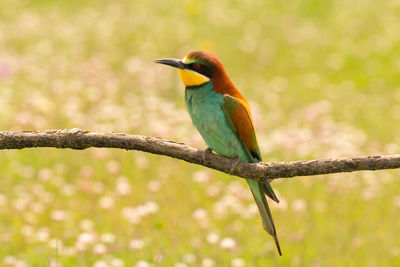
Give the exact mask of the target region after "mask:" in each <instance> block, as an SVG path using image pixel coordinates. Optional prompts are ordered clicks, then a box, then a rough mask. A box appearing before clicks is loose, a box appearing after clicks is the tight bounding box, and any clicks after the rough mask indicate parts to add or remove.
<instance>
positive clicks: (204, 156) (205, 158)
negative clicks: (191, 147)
mask: <svg viewBox="0 0 400 267" xmlns="http://www.w3.org/2000/svg"><path fill="white" fill-rule="evenodd" d="M211 153H212V149H211V148H209V147H207V149H206V150H204V153H203V164H204V165H206V164H207V155H208V154H211Z"/></svg>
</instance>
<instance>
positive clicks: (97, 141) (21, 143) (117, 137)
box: [0, 129, 400, 181]
mask: <svg viewBox="0 0 400 267" xmlns="http://www.w3.org/2000/svg"><path fill="white" fill-rule="evenodd" d="M30 147H55V148H71V149H86V148H90V147H103V148H105V147H107V148H120V149H126V150H140V151H144V152H149V153H153V154H159V155H165V156H169V157H173V158H176V159H181V160H184V161H187V162H190V163H194V164H198V165H203V166H206V167H209V168H212V169H215V170H218V171H221V172H225V173H229V167H228V166H230V163H232V162H233V161H234V160H232V159H228V158H225V157H222V156H219V155H217V154H214V153H208V154H207V157H206V162H203V155H204V151H203V150H199V149H196V148H193V147H190V146H187V145H185V144H182V143H177V142H173V141H168V140H164V139H160V138H155V137H148V136H140V135H129V134H123V133H110V132H88V131H85V130H81V129H71V130H48V131H32V132H25V131H24V132H0V149H23V148H30ZM395 168H400V155H389V156H367V157H352V158H341V159H321V160H302V161H291V162H260V163H241V162H240V163H239V164H237V166H236V168H235V169H234V170H233V172H232V173H231V174H232V175H236V176H239V177H243V178H252V179H256V180H261V181H266V180H272V179H276V178H290V177H294V176H307V175H320V174H328V173H339V172H353V171H361V170H382V169H395Z"/></svg>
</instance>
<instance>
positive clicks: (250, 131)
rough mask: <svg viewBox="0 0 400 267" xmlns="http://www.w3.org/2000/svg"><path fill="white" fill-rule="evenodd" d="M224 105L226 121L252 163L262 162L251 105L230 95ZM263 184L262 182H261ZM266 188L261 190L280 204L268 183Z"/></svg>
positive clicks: (225, 97)
mask: <svg viewBox="0 0 400 267" xmlns="http://www.w3.org/2000/svg"><path fill="white" fill-rule="evenodd" d="M223 99H224V103H223V104H222V110H223V111H224V114H225V118H226V121H227V122H228V124H229V126H230V127H231V129H232V131H233V132H234V133H235V134H236V135H237V137H238V140H239V142H240V143H241V145H242V147H243V149H244V150H245V151H246V152H247V155H248V158H249V161H250V162H259V161H261V154H260V149H259V148H258V142H257V137H256V132H255V130H254V125H253V120H252V119H251V115H250V109H249V105H248V104H247V102H246V101H244V100H243V99H240V98H236V97H233V96H230V95H227V94H225V95H223ZM260 183H261V182H260ZM262 184H263V185H264V186H261V187H260V188H261V189H262V191H263V192H264V193H265V194H266V195H267V196H268V197H270V198H271V199H272V200H274V201H276V202H279V199H278V198H277V197H276V195H275V192H274V191H273V190H272V188H271V186H270V185H269V183H268V182H263V183H262Z"/></svg>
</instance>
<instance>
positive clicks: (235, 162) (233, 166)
mask: <svg viewBox="0 0 400 267" xmlns="http://www.w3.org/2000/svg"><path fill="white" fill-rule="evenodd" d="M239 162H240V158H239V157H237V158H235V159H234V160H233V161H231V162H230V163H229V164H228V173H229V174H230V175H232V174H233V172H234V171H235V169H236V166H237V165H238V164H239Z"/></svg>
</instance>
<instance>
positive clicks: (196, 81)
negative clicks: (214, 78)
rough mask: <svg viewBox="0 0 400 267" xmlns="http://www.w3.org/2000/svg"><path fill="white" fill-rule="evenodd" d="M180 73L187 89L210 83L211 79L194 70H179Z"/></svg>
mask: <svg viewBox="0 0 400 267" xmlns="http://www.w3.org/2000/svg"><path fill="white" fill-rule="evenodd" d="M178 73H179V76H180V77H181V80H182V82H183V84H184V85H185V86H186V87H187V86H197V85H201V84H203V83H206V82H208V81H210V78H208V77H206V76H204V75H202V74H200V73H197V72H195V71H192V70H183V69H178Z"/></svg>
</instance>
